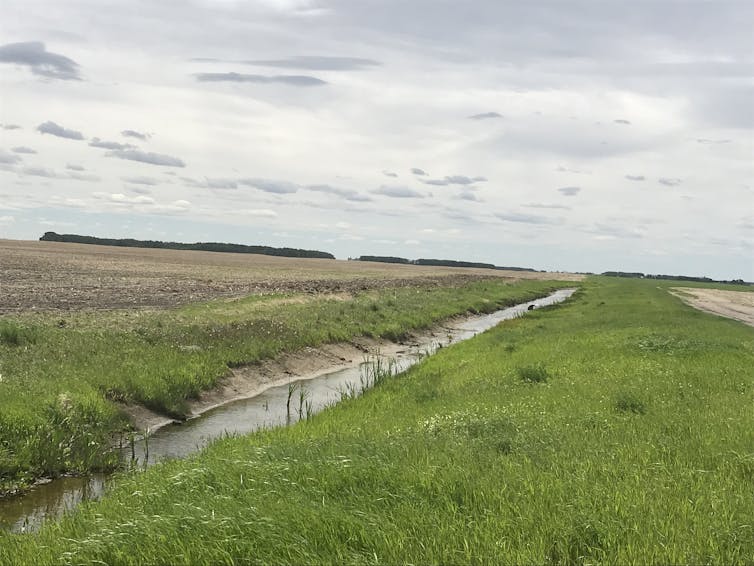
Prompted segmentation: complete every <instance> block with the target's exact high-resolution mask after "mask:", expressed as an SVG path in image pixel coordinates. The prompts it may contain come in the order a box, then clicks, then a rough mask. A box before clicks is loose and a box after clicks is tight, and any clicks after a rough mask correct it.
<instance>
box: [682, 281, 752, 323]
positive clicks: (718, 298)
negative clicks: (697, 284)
mask: <svg viewBox="0 0 754 566" xmlns="http://www.w3.org/2000/svg"><path fill="white" fill-rule="evenodd" d="M673 290H674V291H675V293H674V294H675V295H676V296H678V297H680V298H681V299H682V300H683V301H684V302H685V303H686V304H688V305H691V306H692V307H694V308H697V309H699V310H702V311H705V312H709V313H712V314H719V315H721V316H725V317H728V318H733V319H735V320H740V321H741V322H743V323H746V324H748V325H749V326H754V292H747V291H724V290H722V289H697V288H694V287H675V288H674V289H673Z"/></svg>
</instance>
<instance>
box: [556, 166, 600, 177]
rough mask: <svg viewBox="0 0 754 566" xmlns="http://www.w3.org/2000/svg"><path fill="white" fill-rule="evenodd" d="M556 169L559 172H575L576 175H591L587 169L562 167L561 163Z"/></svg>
mask: <svg viewBox="0 0 754 566" xmlns="http://www.w3.org/2000/svg"><path fill="white" fill-rule="evenodd" d="M555 170H556V171H558V172H560V173H575V174H577V175H591V173H590V172H589V171H581V170H580V169H571V168H568V167H563V166H562V165H559V166H558V168H557V169H555Z"/></svg>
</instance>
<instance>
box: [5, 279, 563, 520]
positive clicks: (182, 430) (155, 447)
mask: <svg viewBox="0 0 754 566" xmlns="http://www.w3.org/2000/svg"><path fill="white" fill-rule="evenodd" d="M574 291H575V289H561V290H559V291H556V292H555V293H553V294H552V295H549V296H547V297H544V298H542V299H537V300H535V301H531V302H529V303H523V304H520V305H516V306H514V307H510V308H507V309H503V310H500V311H497V312H494V313H492V314H489V315H481V316H476V317H472V318H469V319H467V320H465V321H463V322H457V323H453V324H452V325H451V326H446V327H443V329H442V332H439V333H438V335H437V336H435V337H434V338H432V339H428V340H427V341H426V342H425V343H421V344H414V345H411V346H407V347H406V349H405V350H402V351H400V352H398V353H397V354H396V355H393V356H391V357H390V360H384V359H383V360H381V361H382V362H384V363H386V364H387V363H391V364H393V370H394V371H397V372H400V371H404V370H406V369H407V368H409V367H411V366H412V365H414V364H415V363H417V362H418V361H419V360H420V359H421V358H423V357H424V356H426V355H431V354H433V353H434V352H436V351H437V349H438V348H441V347H445V346H447V345H449V344H452V343H455V342H460V341H462V340H466V339H468V338H471V337H473V336H475V335H476V334H478V333H479V332H483V331H485V330H488V329H489V328H492V327H493V326H495V325H497V324H498V323H500V322H502V321H503V320H509V319H512V318H516V317H518V316H522V315H523V314H525V313H526V312H527V310H528V309H529V307H530V306H531V305H534V307H535V308H536V307H543V306H547V305H551V304H555V303H559V302H562V301H564V300H565V299H567V298H568V297H570V296H571V295H572V294H573V292H574ZM373 362H374V359H373V360H371V361H366V360H365V362H363V363H361V364H359V365H357V366H355V367H350V368H347V369H343V370H339V371H334V372H329V373H322V374H321V375H319V376H317V377H315V378H313V379H308V380H305V381H292V382H291V383H290V384H286V385H282V386H277V387H271V388H270V389H267V390H266V391H264V392H262V393H261V394H259V395H257V396H255V397H252V398H250V399H244V400H241V401H235V402H233V403H230V404H227V405H223V406H221V407H217V408H216V409H213V410H211V411H209V412H207V413H204V414H203V415H201V416H200V417H197V418H195V419H192V420H189V421H187V422H185V423H181V424H173V425H169V426H166V427H163V428H161V429H159V430H157V431H156V432H154V433H153V434H152V435H150V437H149V441H148V443H147V442H144V441H143V440H142V441H140V442H138V443H137V444H136V445H135V446H134V447H133V450H132V449H131V447H128V448H125V449H124V450H123V455H122V457H123V460H124V462H126V463H127V464H135V465H137V466H140V467H142V466H145V465H152V464H154V463H156V462H159V461H160V460H164V459H166V458H182V457H185V456H187V455H189V454H192V453H194V452H197V451H198V450H200V449H202V448H203V447H205V446H206V445H207V444H208V443H209V442H211V441H212V440H214V439H217V438H220V437H222V436H225V435H229V434H244V433H249V432H253V431H255V430H259V429H262V428H271V427H276V426H283V425H286V424H291V423H294V422H296V421H298V420H299V418H306V416H307V415H313V414H315V413H317V412H319V411H321V410H322V409H323V408H325V407H327V406H330V405H333V404H335V403H337V402H338V401H340V399H341V397H342V396H343V395H344V394H351V393H354V392H355V393H360V392H361V391H362V390H363V388H364V386H365V381H367V380H369V376H370V368H371V367H372V363H373ZM293 387H295V391H294V392H293V394H292V395H291V397H290V404H289V407H288V397H289V388H293ZM302 394H303V399H302V397H301V395H302ZM132 458H133V459H134V460H133V461H132ZM107 479H108V478H107V476H105V475H101V474H100V475H94V476H90V477H87V478H62V479H58V480H55V481H52V482H49V483H47V484H44V485H39V486H37V487H35V488H34V489H32V490H31V491H30V492H28V493H27V494H24V495H22V496H19V497H14V498H10V499H4V500H2V499H0V528H4V529H7V530H10V531H12V532H17V533H20V532H33V531H35V530H37V529H38V528H39V526H40V525H41V524H42V522H43V521H45V520H46V519H50V518H58V517H60V516H62V515H63V514H64V513H66V512H67V511H70V510H71V509H73V508H74V507H75V506H76V505H78V504H79V503H81V502H82V501H86V500H90V499H97V498H99V497H100V496H101V495H102V494H103V493H104V491H105V488H106V484H107Z"/></svg>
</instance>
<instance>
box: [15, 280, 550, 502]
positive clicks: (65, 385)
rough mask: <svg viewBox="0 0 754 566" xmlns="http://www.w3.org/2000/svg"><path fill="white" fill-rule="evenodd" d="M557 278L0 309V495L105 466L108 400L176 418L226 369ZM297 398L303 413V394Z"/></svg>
mask: <svg viewBox="0 0 754 566" xmlns="http://www.w3.org/2000/svg"><path fill="white" fill-rule="evenodd" d="M562 286H564V284H562V283H557V282H536V281H533V282H523V283H520V284H514V285H511V284H506V283H504V282H502V281H483V282H477V283H472V284H469V285H465V286H463V287H458V288H443V287H434V288H426V287H414V288H404V289H387V290H384V291H383V292H375V293H364V294H361V295H359V296H356V297H353V298H351V299H344V298H343V297H338V298H333V297H301V296H277V297H274V296H268V297H257V296H254V297H249V298H247V299H241V300H233V301H228V300H222V301H215V302H210V303H203V304H196V305H191V306H187V307H183V308H181V309H177V310H173V311H162V312H131V311H116V312H111V313H72V314H69V315H66V317H65V319H63V320H61V318H60V315H57V316H54V317H53V316H44V315H26V316H18V317H5V318H3V319H0V375H1V376H2V381H0V406H1V407H2V410H0V494H2V492H3V491H4V490H6V491H7V490H9V489H13V488H15V487H18V486H23V485H24V484H28V483H30V482H31V481H33V480H34V479H35V478H38V477H40V476H56V475H59V474H61V473H66V472H75V473H81V472H84V471H86V470H94V469H100V468H109V467H112V466H113V465H114V464H115V459H114V457H113V454H112V453H111V451H110V450H109V446H110V440H109V438H110V436H111V435H112V434H113V433H114V432H115V431H118V430H123V429H124V428H125V427H127V426H128V423H127V422H126V421H125V419H124V418H123V417H121V416H120V415H119V413H118V411H117V409H116V408H115V405H114V402H127V403H138V404H142V405H145V406H147V407H149V408H151V409H153V410H155V411H158V412H160V413H163V414H165V415H169V416H171V417H174V418H178V419H180V418H183V417H185V416H186V414H187V406H188V405H187V401H188V400H190V399H192V398H194V397H196V396H197V395H199V393H200V392H201V391H203V390H206V389H208V388H211V387H212V386H213V385H215V384H216V383H217V381H218V380H219V379H221V378H222V377H223V376H225V375H227V373H228V371H229V369H228V368H229V367H234V366H239V365H243V364H247V363H253V362H256V361H259V360H261V359H265V358H270V357H274V356H276V355H278V354H280V353H281V352H284V351H293V350H297V349H300V348H303V347H305V346H316V345H318V344H322V343H325V342H333V341H340V340H349V339H352V338H353V337H355V336H360V335H367V336H375V337H389V338H397V337H401V336H404V335H405V334H406V333H407V332H409V331H411V330H415V329H418V328H424V327H427V326H429V325H431V324H434V323H436V322H438V321H439V320H442V319H444V318H447V317H449V316H452V315H455V314H458V313H463V312H466V311H467V310H469V309H475V310H481V311H492V310H495V309H497V308H499V307H501V306H505V305H508V304H510V303H515V302H519V301H527V300H530V299H531V298H533V297H536V296H542V295H545V294H547V293H548V292H549V291H551V290H553V289H555V288H557V287H562ZM60 399H65V400H66V401H65V403H62V404H61V402H60ZM298 404H299V410H300V412H302V413H303V411H304V410H305V408H306V400H305V399H299V400H298ZM295 405H296V403H295V402H294V407H293V408H294V409H295Z"/></svg>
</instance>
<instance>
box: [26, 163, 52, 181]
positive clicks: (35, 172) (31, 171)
mask: <svg viewBox="0 0 754 566" xmlns="http://www.w3.org/2000/svg"><path fill="white" fill-rule="evenodd" d="M21 174H22V175H29V176H31V177H47V178H49V179H55V178H57V177H58V175H57V173H55V171H53V170H52V169H47V168H46V167H37V166H31V165H30V166H29V167H24V168H23V169H21Z"/></svg>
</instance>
